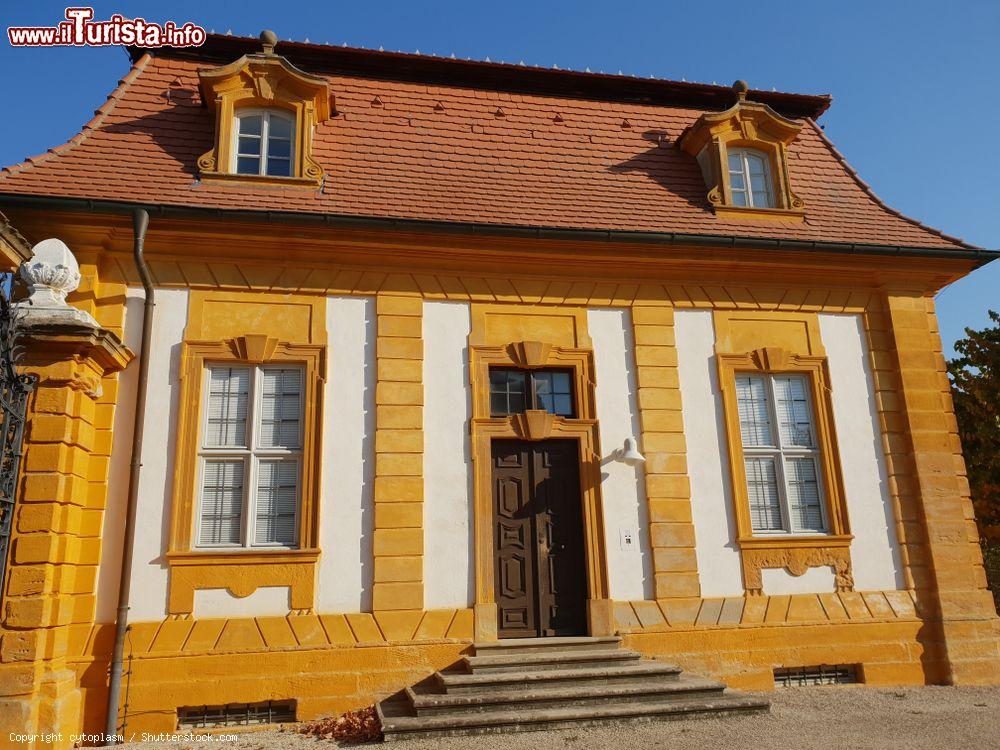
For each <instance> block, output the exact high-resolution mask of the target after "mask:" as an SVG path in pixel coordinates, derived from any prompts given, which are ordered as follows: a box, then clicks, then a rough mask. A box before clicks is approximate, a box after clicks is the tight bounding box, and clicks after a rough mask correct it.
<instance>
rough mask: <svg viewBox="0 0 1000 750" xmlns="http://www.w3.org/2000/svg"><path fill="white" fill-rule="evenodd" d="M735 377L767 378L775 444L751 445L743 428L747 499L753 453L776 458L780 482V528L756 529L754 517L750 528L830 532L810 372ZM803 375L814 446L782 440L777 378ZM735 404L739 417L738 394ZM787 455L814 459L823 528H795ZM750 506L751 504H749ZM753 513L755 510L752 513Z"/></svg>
mask: <svg viewBox="0 0 1000 750" xmlns="http://www.w3.org/2000/svg"><path fill="white" fill-rule="evenodd" d="M734 375H735V379H736V380H739V379H740V378H761V379H762V380H763V381H764V388H765V390H766V392H767V415H768V419H769V420H770V421H771V425H770V426H771V439H772V441H773V442H774V445H769V446H748V445H746V444H745V443H743V433H742V430H740V444H741V445H742V446H743V457H744V472H743V473H744V478H743V481H744V482H745V483H746V485H747V488H746V490H747V503H748V505H749V502H750V479H749V477H747V476H746V468H745V467H746V459H747V458H753V457H765V458H771V459H773V460H774V473H775V479H776V481H777V483H778V502H779V509H780V512H781V526H782V528H781V529H754V528H753V521H752V520H751V524H750V528H751V530H752V533H753V535H754V536H829V535H830V533H831V532H830V519H829V517H828V515H827V508H826V504H827V493H826V487H825V486H824V484H823V456H822V451H821V450H820V447H819V431H818V428H817V425H816V410H815V408H814V404H813V397H812V382H811V378H810V377H809V376H808V375H805V374H800V373H789V372H774V373H768V372H740V371H737V372H736V373H734ZM790 377H791V378H800V379H801V380H803V381H804V382H805V388H804V389H803V390H804V393H805V396H806V409H807V411H808V413H809V426H810V428H811V429H812V437H813V447H811V448H808V447H804V446H800V445H793V446H786V445H784V444H783V443H782V440H781V428H780V426H779V424H778V404H777V399H776V398H775V394H774V381H775V379H776V378H790ZM735 406H736V408H737V420H739V416H738V411H739V396H738V395H737V399H736V403H735ZM788 458H809V459H812V462H813V468H814V470H815V473H816V491H817V493H818V495H819V509H820V518H821V519H822V523H823V528H822V530H816V529H799V528H795V527H794V525H793V522H792V512H791V506H790V505H789V500H788V479H787V477H788V472H787V470H786V468H785V461H786V459H788ZM748 510H749V508H748ZM751 515H752V514H751Z"/></svg>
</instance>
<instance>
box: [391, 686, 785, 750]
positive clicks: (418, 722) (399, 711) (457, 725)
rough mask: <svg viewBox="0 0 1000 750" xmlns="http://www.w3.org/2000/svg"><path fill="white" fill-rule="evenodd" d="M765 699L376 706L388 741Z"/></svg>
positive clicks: (677, 714) (567, 724) (726, 696)
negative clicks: (467, 709) (420, 711)
mask: <svg viewBox="0 0 1000 750" xmlns="http://www.w3.org/2000/svg"><path fill="white" fill-rule="evenodd" d="M767 709H768V701H767V700H766V699H764V698H760V697H757V696H750V695H746V694H743V693H738V692H735V691H726V692H725V693H723V694H721V695H717V696H714V697H711V698H704V697H699V698H695V699H690V700H677V701H669V702H660V703H647V702H641V703H640V702H635V703H620V704H612V705H603V706H595V705H586V706H571V707H556V708H542V709H531V710H528V711H514V710H498V711H481V712H473V713H467V714H461V715H446V716H413V715H411V714H410V713H409V711H410V707H409V706H408V705H406V703H405V702H388V701H386V702H383V703H380V704H378V713H379V719H380V720H381V722H382V732H383V734H384V736H385V740H386V741H387V742H392V741H394V740H400V739H405V738H410V737H419V738H432V737H450V736H457V735H469V734H501V733H507V732H526V731H539V730H553V729H575V728H580V727H591V726H600V725H602V724H614V723H618V722H631V721H640V722H644V721H659V720H664V719H686V718H691V717H695V716H699V717H707V716H712V717H717V716H718V715H719V714H720V712H761V711H767Z"/></svg>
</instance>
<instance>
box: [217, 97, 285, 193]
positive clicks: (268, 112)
mask: <svg viewBox="0 0 1000 750" xmlns="http://www.w3.org/2000/svg"><path fill="white" fill-rule="evenodd" d="M258 115H259V116H260V156H259V159H258V161H259V167H258V170H257V175H258V176H259V177H295V117H294V115H292V114H291V113H290V112H286V111H284V110H281V109H267V108H262V107H252V108H247V109H239V110H237V111H236V112H235V113H234V114H233V148H232V151H233V157H232V164H231V165H230V170H231V171H232V173H233V174H244V175H246V176H248V177H253V174H251V173H247V172H239V170H238V166H239V158H240V120H241V119H243V118H244V117H254V116H258ZM272 117H278V118H280V119H282V120H285V121H287V122H288V127H289V143H288V174H287V175H269V174H268V173H267V160H268V156H267V142H268V139H269V138H270V137H271V118H272ZM243 156H254V155H253V154H243Z"/></svg>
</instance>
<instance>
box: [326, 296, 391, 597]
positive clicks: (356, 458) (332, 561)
mask: <svg viewBox="0 0 1000 750" xmlns="http://www.w3.org/2000/svg"><path fill="white" fill-rule="evenodd" d="M375 327H376V322H375V300H374V298H372V297H330V298H328V299H327V301H326V328H327V340H328V342H329V349H328V362H327V380H326V391H325V394H324V405H323V470H322V471H323V474H322V484H321V486H322V495H321V498H320V509H319V516H320V518H319V529H320V533H319V543H320V550H321V551H322V554H321V555H320V559H319V580H318V584H317V588H318V591H317V597H316V606H317V608H318V610H319V611H320V612H361V611H365V610H370V609H371V597H372V581H373V580H374V570H373V567H374V562H373V559H372V543H373V539H372V537H373V526H374V514H375V509H374V504H373V486H374V476H375V445H374V443H375V381H376V362H375Z"/></svg>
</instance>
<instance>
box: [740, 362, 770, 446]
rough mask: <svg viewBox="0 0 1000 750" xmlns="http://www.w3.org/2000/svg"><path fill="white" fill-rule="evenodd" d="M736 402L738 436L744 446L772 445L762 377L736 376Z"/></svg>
mask: <svg viewBox="0 0 1000 750" xmlns="http://www.w3.org/2000/svg"><path fill="white" fill-rule="evenodd" d="M736 404H737V409H738V411H739V417H740V437H741V438H742V439H743V446H744V447H745V448H753V447H757V446H768V445H774V439H773V437H772V434H771V418H770V415H769V414H768V410H767V388H766V387H765V384H764V378H760V377H750V376H745V375H744V376H737V378H736Z"/></svg>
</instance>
